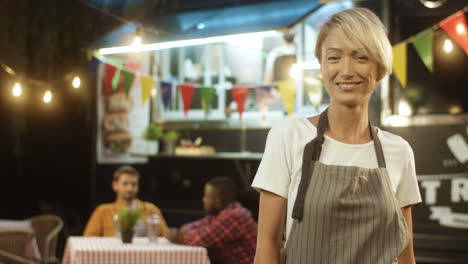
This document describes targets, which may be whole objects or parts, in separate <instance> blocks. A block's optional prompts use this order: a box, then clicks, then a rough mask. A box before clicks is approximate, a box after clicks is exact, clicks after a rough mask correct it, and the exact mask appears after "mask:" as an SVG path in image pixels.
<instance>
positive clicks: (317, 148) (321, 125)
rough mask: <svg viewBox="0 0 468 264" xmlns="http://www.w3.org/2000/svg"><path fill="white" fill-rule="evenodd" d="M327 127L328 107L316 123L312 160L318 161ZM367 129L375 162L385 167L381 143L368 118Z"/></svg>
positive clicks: (380, 166)
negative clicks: (372, 142) (372, 145)
mask: <svg viewBox="0 0 468 264" xmlns="http://www.w3.org/2000/svg"><path fill="white" fill-rule="evenodd" d="M327 127H328V108H327V109H326V110H325V111H323V112H322V113H321V114H320V118H319V122H318V124H317V137H316V138H315V139H314V140H313V141H314V142H315V144H311V145H312V146H311V147H312V148H313V149H312V160H313V161H318V160H319V159H320V153H321V152H322V144H323V142H324V141H325V137H324V135H325V129H327ZM369 131H370V136H371V138H372V140H373V141H374V149H375V154H376V156H377V164H378V165H379V168H385V167H386V164H385V158H384V155H383V150H382V144H381V143H380V140H379V137H378V136H377V134H376V132H375V127H374V126H373V125H372V123H371V122H370V120H369Z"/></svg>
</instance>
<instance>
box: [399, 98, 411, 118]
mask: <svg viewBox="0 0 468 264" xmlns="http://www.w3.org/2000/svg"><path fill="white" fill-rule="evenodd" d="M398 113H399V114H400V115H402V116H410V115H411V114H412V113H413V111H412V110H411V107H410V105H409V104H408V102H406V101H404V100H401V101H400V103H399V104H398Z"/></svg>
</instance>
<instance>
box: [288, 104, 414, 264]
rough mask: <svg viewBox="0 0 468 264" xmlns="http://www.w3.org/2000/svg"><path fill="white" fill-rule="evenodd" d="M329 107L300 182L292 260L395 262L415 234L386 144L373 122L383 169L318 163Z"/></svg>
mask: <svg viewBox="0 0 468 264" xmlns="http://www.w3.org/2000/svg"><path fill="white" fill-rule="evenodd" d="M327 126H328V118H327V110H325V111H324V112H323V113H322V114H321V116H320V119H319V123H318V126H317V137H316V138H314V139H313V140H312V141H311V142H309V143H308V144H307V145H306V146H305V149H304V154H303V165H302V175H301V181H300V183H299V189H298V194H297V198H296V200H295V203H294V208H293V213H292V217H293V223H292V228H291V232H290V234H289V237H288V239H287V242H286V248H285V251H286V263H288V264H301V263H304V264H325V263H326V264H328V263H338V264H342V263H346V264H349V263H356V264H363V263H369V264H390V263H392V262H394V261H396V258H397V257H398V255H399V254H400V252H401V251H402V250H403V249H404V248H405V247H406V246H407V245H408V243H409V241H410V233H409V232H408V226H407V225H406V220H405V218H404V217H403V214H402V213H401V209H400V207H399V204H398V201H397V200H396V197H395V195H394V193H393V191H392V188H391V184H390V179H389V176H388V174H387V169H386V168H385V159H384V155H383V151H382V145H381V143H380V141H379V139H378V137H377V136H376V133H375V128H374V127H373V126H372V125H371V124H370V122H369V127H370V133H371V137H372V139H373V140H374V147H375V153H376V155H377V161H378V165H379V167H378V168H375V169H368V168H361V167H352V166H339V165H325V164H322V163H320V162H319V158H320V152H321V149H322V144H323V142H324V132H325V129H326V127H327Z"/></svg>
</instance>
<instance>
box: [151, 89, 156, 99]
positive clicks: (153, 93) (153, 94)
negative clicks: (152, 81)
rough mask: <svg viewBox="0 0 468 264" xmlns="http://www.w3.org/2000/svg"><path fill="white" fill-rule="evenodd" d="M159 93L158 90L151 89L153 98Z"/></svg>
mask: <svg viewBox="0 0 468 264" xmlns="http://www.w3.org/2000/svg"><path fill="white" fill-rule="evenodd" d="M156 94H158V92H157V91H156V88H153V89H151V96H152V97H155V96H156Z"/></svg>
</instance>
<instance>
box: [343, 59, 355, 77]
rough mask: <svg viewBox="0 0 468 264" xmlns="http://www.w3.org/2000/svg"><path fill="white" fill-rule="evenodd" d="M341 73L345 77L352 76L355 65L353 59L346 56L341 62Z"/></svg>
mask: <svg viewBox="0 0 468 264" xmlns="http://www.w3.org/2000/svg"><path fill="white" fill-rule="evenodd" d="M340 73H341V75H342V76H343V77H352V76H353V74H354V65H353V62H352V60H350V59H348V58H345V59H343V60H342V62H341V69H340Z"/></svg>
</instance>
